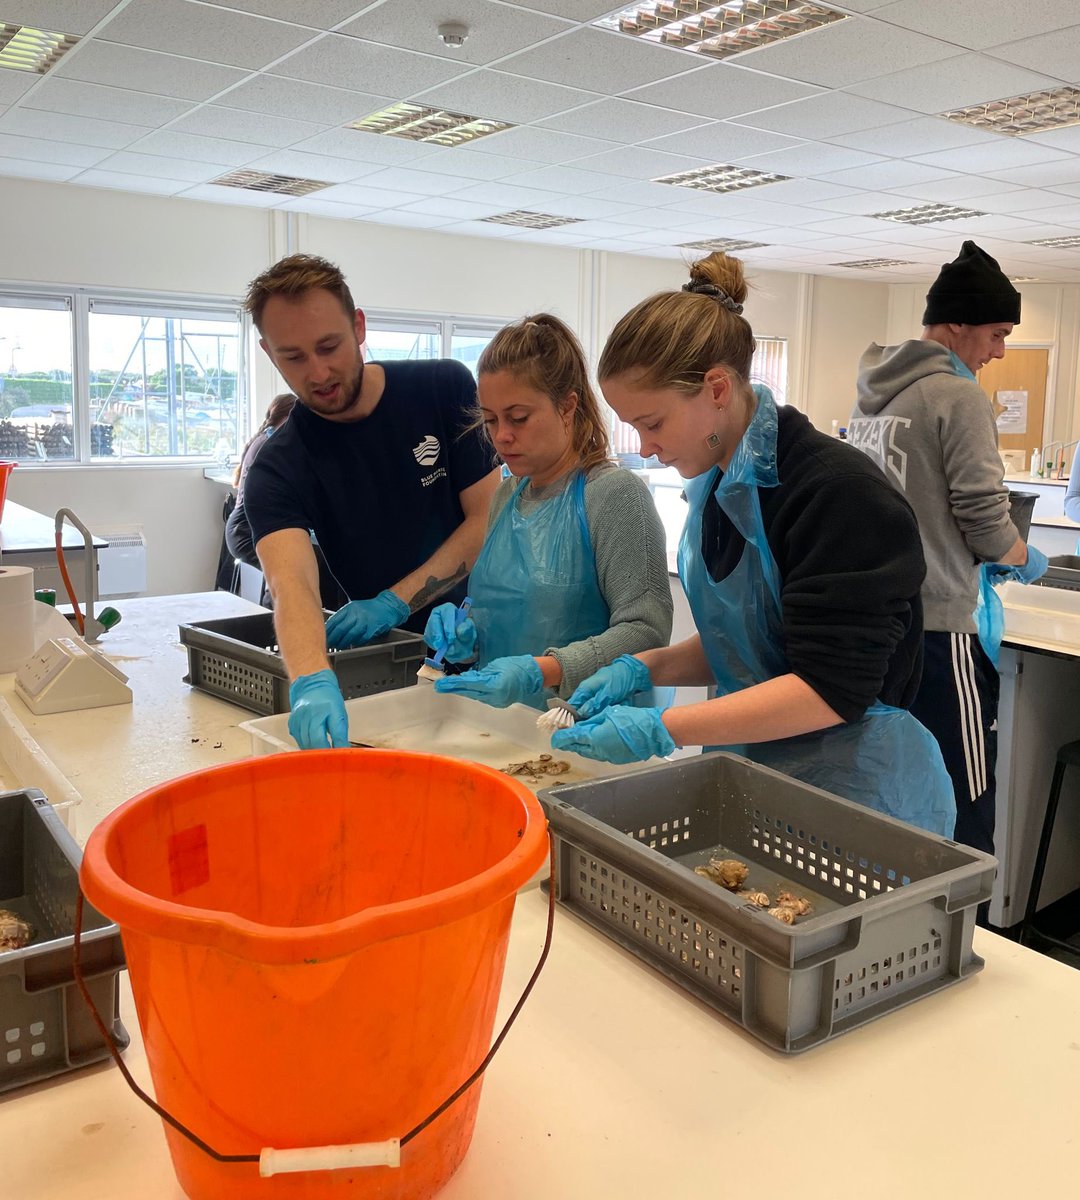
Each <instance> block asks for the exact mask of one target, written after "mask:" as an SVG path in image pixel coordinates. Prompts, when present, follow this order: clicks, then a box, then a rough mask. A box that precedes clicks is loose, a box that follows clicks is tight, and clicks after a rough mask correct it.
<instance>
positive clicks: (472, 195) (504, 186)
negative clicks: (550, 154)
mask: <svg viewBox="0 0 1080 1200" xmlns="http://www.w3.org/2000/svg"><path fill="white" fill-rule="evenodd" d="M452 195H453V196H454V198H455V199H457V200H473V201H475V202H476V203H477V204H496V205H498V206H499V207H500V208H501V209H502V210H503V211H505V212H509V211H511V210H513V209H515V208H526V209H529V210H531V211H534V212H535V211H536V210H537V207H538V206H539V210H540V211H541V212H543V211H544V208H543V205H544V203H545V201H547V202H548V203H550V202H551V193H550V192H545V191H544V190H543V189H542V188H523V187H515V186H514V185H513V184H512V183H474V184H471V185H470V186H469V187H466V188H460V189H458V190H457V191H455V192H453V193H452Z"/></svg>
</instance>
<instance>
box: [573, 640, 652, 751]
mask: <svg viewBox="0 0 1080 1200" xmlns="http://www.w3.org/2000/svg"><path fill="white" fill-rule="evenodd" d="M651 687H652V678H651V677H650V675H649V668H648V667H647V666H646V665H645V664H644V663H643V662H642V661H641V659H640V658H634V657H633V656H632V655H630V654H620V655H619V657H618V658H617V659H616V660H615V661H614V662H613V663H611V664H610V666H606V667H601V668H600V670H599V671H597V672H596V673H595V674H594V675H590V676H589V678H588V679H584V680H582V682H581V683H579V684H578V686H577V687H576V688H575V690H574V694H573V695H572V696H571V697H570V699H569V700H568V701H567V703H568V704H569V705H570V707H571V708H576V709H577V710H578V712H579V713H580V714H581V715H582V716H583V717H595V716H596V714H597V713H598V712H602V711H603V710H604V709H605V708H610V707H611V706H612V705H613V704H625V703H626V701H627V700H629V699H630V697H631V696H633V695H634V693H635V692H645V691H648V689H649V688H651ZM612 761H614V760H612Z"/></svg>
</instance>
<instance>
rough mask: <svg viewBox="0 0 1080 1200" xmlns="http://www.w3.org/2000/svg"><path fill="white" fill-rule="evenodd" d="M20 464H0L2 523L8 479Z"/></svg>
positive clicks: (0, 510) (0, 512)
mask: <svg viewBox="0 0 1080 1200" xmlns="http://www.w3.org/2000/svg"><path fill="white" fill-rule="evenodd" d="M17 466H18V463H13V462H0V521H2V520H3V519H4V501H5V500H6V499H7V485H8V478H9V476H10V475H11V472H12V471H14V470H15V468H16V467H17Z"/></svg>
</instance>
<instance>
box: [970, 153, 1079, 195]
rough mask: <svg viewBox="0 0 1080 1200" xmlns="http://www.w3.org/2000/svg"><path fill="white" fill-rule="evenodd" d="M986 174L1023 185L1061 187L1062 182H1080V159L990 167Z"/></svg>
mask: <svg viewBox="0 0 1080 1200" xmlns="http://www.w3.org/2000/svg"><path fill="white" fill-rule="evenodd" d="M986 174H987V175H989V176H990V177H991V178H993V179H1000V180H1004V182H1006V183H1018V184H1020V185H1021V186H1023V187H1037V188H1055V189H1056V188H1060V187H1061V185H1062V184H1067V183H1077V182H1080V159H1076V158H1068V159H1058V160H1057V161H1055V162H1048V163H1039V164H1037V165H1036V166H1033V167H1010V168H1009V169H1007V170H1000V171H999V170H998V169H997V168H996V167H994V168H991V169H988V170H987V171H986Z"/></svg>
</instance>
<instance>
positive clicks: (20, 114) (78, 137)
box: [0, 108, 150, 150]
mask: <svg viewBox="0 0 1080 1200" xmlns="http://www.w3.org/2000/svg"><path fill="white" fill-rule="evenodd" d="M0 132H3V133H14V134H17V135H19V136H20V137H33V138H45V139H46V140H48V141H54V142H75V143H77V144H79V145H85V146H105V147H107V148H108V149H111V150H122V149H123V148H124V147H125V146H130V145H131V143H132V142H134V141H136V140H137V139H138V138H141V137H142V136H143V135H144V134H146V133H149V132H150V130H149V129H146V128H144V127H143V126H140V125H121V124H118V123H117V122H115V121H97V120H93V119H92V118H88V117H73V116H71V114H70V113H53V112H43V111H42V110H40V109H36V108H13V109H11V111H10V112H8V113H6V114H5V115H4V116H3V117H0Z"/></svg>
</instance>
